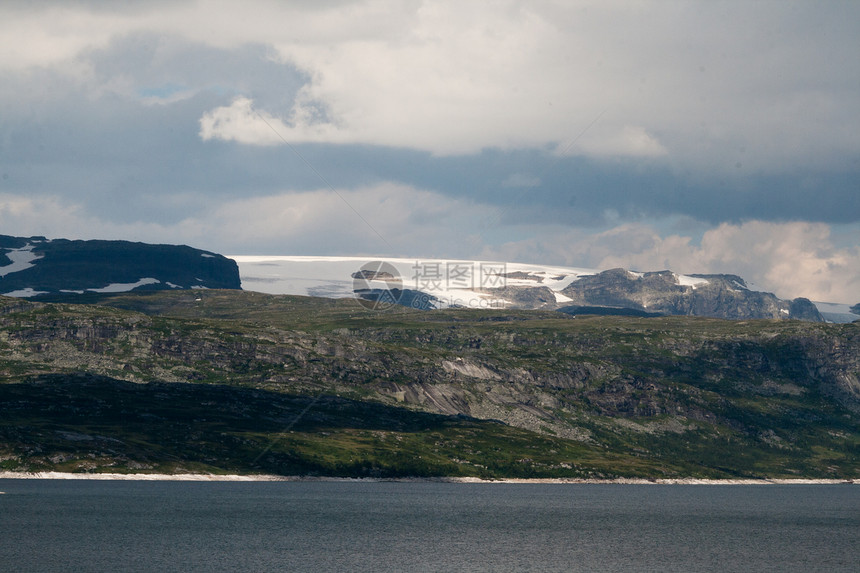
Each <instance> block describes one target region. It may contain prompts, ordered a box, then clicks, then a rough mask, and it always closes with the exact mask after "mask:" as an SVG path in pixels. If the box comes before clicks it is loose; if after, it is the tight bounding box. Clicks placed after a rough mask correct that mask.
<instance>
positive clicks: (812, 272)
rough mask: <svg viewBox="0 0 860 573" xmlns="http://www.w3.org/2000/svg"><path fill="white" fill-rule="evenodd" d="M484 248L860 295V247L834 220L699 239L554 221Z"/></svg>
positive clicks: (848, 298) (831, 296)
mask: <svg viewBox="0 0 860 573" xmlns="http://www.w3.org/2000/svg"><path fill="white" fill-rule="evenodd" d="M484 256H489V257H494V256H495V257H496V258H502V259H508V260H523V261H529V258H530V257H535V256H538V257H539V258H541V260H545V261H549V262H553V263H556V264H565V265H570V266H578V267H586V268H597V269H610V268H616V267H623V268H627V269H636V270H640V271H657V270H665V269H670V270H673V271H675V272H679V273H687V274H692V273H700V274H715V273H727V274H736V275H740V276H741V277H743V278H744V279H746V280H747V281H748V282H749V283H751V284H752V285H753V286H754V288H756V289H757V290H764V291H768V292H774V293H775V294H777V295H778V296H780V297H783V298H796V297H806V298H809V299H811V300H817V301H830V302H842V303H852V304H853V301H854V300H855V299H858V297H860V247H857V246H849V247H841V248H840V247H837V246H836V245H834V243H833V241H832V240H831V236H830V227H829V226H828V225H825V224H820V223H819V224H811V223H800V222H798V223H770V222H764V221H749V222H746V223H743V224H738V225H733V224H726V223H724V224H721V225H718V226H716V227H712V228H710V229H707V230H706V231H705V232H704V233H703V235H702V238H701V240H700V241H699V242H696V241H694V239H693V237H691V236H685V235H681V234H665V235H664V234H662V233H661V232H660V231H658V230H657V229H656V228H655V227H653V226H650V225H644V224H631V223H625V224H621V225H618V226H616V227H613V228H610V229H607V230H605V231H602V232H598V233H592V234H588V233H584V232H582V231H578V230H574V231H571V230H565V229H559V228H556V229H555V230H554V231H552V232H549V233H547V234H545V235H543V236H540V235H538V236H534V237H533V238H531V239H527V240H525V241H522V242H513V243H509V244H506V245H501V246H499V247H496V248H493V247H490V248H487V249H486V250H485V251H484Z"/></svg>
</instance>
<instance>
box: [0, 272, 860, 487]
mask: <svg viewBox="0 0 860 573" xmlns="http://www.w3.org/2000/svg"><path fill="white" fill-rule="evenodd" d="M361 278H362V279H368V278H372V279H376V278H382V276H381V275H379V276H376V275H373V276H372V277H369V276H362V277H361ZM384 278H386V279H389V277H384ZM666 280H668V279H666ZM89 301H90V303H92V304H88V305H77V304H65V303H63V304H55V303H51V304H48V303H40V302H34V301H30V300H24V299H20V298H19V299H14V298H5V297H0V411H2V412H3V415H2V416H0V470H15V471H38V470H49V469H53V470H60V471H87V472H105V471H107V472H117V471H119V472H141V471H143V472H147V471H152V472H182V471H196V472H215V473H273V474H282V475H299V474H301V475H334V476H353V477H359V476H377V477H386V476H388V477H393V476H439V475H448V476H481V477H490V478H498V477H624V476H638V477H647V478H656V477H711V478H729V477H732V478H740V477H747V478H750V477H757V478H763V477H773V478H784V477H808V478H840V479H855V480H856V479H860V377H858V376H860V324H827V323H813V322H803V321H774V320H743V321H727V320H716V319H710V318H699V317H687V316H683V317H678V316H672V317H667V316H658V317H651V318H641V317H638V316H576V317H573V316H570V315H567V314H563V313H559V312H555V311H541V310H528V311H523V310H509V309H504V310H498V309H464V308H460V309H449V310H439V311H435V312H424V311H419V310H414V309H410V308H406V307H403V306H390V307H387V310H386V311H385V312H380V311H379V310H378V309H377V310H375V309H374V308H372V307H368V306H366V305H364V304H362V302H366V301H357V300H349V299H343V300H333V299H324V298H312V297H305V296H301V297H297V296H283V295H279V296H274V295H266V294H262V293H256V292H248V291H240V290H197V291H193V292H189V291H178V290H170V291H160V292H129V293H120V294H110V293H103V294H93V295H92V297H90V298H89Z"/></svg>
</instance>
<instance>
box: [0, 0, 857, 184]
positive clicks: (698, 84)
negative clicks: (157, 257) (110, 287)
mask: <svg viewBox="0 0 860 573" xmlns="http://www.w3.org/2000/svg"><path fill="white" fill-rule="evenodd" d="M21 6H23V5H20V4H19V5H17V6H16V5H15V4H12V5H11V7H9V6H7V7H5V8H3V9H0V37H3V38H4V40H3V41H4V45H5V46H7V47H8V49H5V50H2V51H0V54H4V55H5V56H0V69H6V70H11V69H15V70H24V69H31V68H33V67H34V66H40V67H43V68H44V67H56V68H64V67H68V66H70V65H72V64H74V63H76V62H77V63H78V64H80V57H81V56H82V55H83V54H86V53H87V52H91V51H93V50H96V49H104V48H106V47H108V46H109V45H110V44H111V42H115V41H116V39H117V38H123V37H129V36H133V35H135V34H152V35H154V36H155V37H167V38H180V39H182V40H183V41H185V42H187V43H194V44H199V45H204V46H209V47H210V48H215V49H219V50H225V51H232V50H236V49H240V48H241V47H242V46H247V45H251V44H253V45H264V46H267V47H268V48H269V49H270V50H271V58H272V59H273V60H274V61H278V62H280V63H281V64H288V67H290V68H298V69H300V70H301V71H302V72H303V73H304V74H306V79H307V81H306V83H305V85H304V86H303V87H302V89H301V90H300V91H299V92H298V94H297V95H296V96H295V97H294V98H290V101H289V102H281V103H280V104H274V103H273V102H265V103H262V102H260V101H258V98H257V97H256V95H255V94H254V93H253V90H254V86H253V85H246V86H245V88H246V90H247V91H242V92H240V93H239V94H231V95H232V96H235V95H241V96H243V97H246V98H249V99H253V100H254V101H255V102H256V104H255V106H256V109H257V111H259V112H261V113H263V112H264V113H267V114H269V115H270V116H271V117H273V118H279V119H281V120H282V121H284V123H285V125H289V126H291V127H292V130H291V131H290V133H289V137H288V139H289V140H290V141H292V142H302V141H304V142H331V143H344V142H353V143H361V144H373V145H383V146H394V147H410V148H414V149H421V150H426V151H430V152H432V153H434V154H437V155H450V154H469V153H475V152H477V151H480V150H481V149H484V148H487V147H498V148H502V149H516V148H526V147H541V146H545V145H559V144H563V143H564V142H566V141H569V140H570V139H571V138H573V137H574V136H575V135H576V134H577V133H579V132H580V131H581V130H582V128H583V127H584V126H586V125H588V124H589V123H590V122H591V121H592V120H593V119H594V118H595V117H597V116H598V115H599V114H600V112H602V111H604V110H605V115H604V116H603V117H602V118H601V120H600V121H599V122H598V123H597V124H596V125H594V126H593V127H592V128H591V129H589V130H588V131H587V133H585V134H583V135H582V137H581V138H579V140H578V141H577V142H576V145H574V146H573V147H572V149H571V153H573V154H580V155H586V156H600V157H603V156H607V155H609V156H617V157H627V156H634V157H641V156H646V157H657V158H663V160H664V161H667V162H669V164H671V165H673V166H676V167H677V168H678V169H681V170H683V169H689V168H695V169H710V170H712V171H714V170H715V171H718V172H733V171H734V170H735V169H737V166H738V165H741V166H742V168H743V169H745V170H747V171H748V172H753V173H758V172H772V171H773V170H775V169H780V168H781V167H782V166H784V165H785V164H786V163H787V162H790V163H792V164H794V165H799V164H801V165H807V166H814V167H819V168H820V167H827V166H833V165H845V164H846V162H849V163H850V162H853V161H854V160H855V159H856V157H857V154H858V153H860V135H858V134H860V103H858V100H857V98H856V87H857V83H856V82H857V78H858V76H860V61H858V59H857V58H854V57H853V54H854V53H856V52H857V49H858V48H860V45H858V42H859V40H858V38H860V30H858V24H857V22H860V6H858V5H856V4H854V3H850V2H846V3H833V4H828V5H827V6H826V7H819V6H816V5H812V4H796V3H793V4H785V3H782V2H774V3H771V2H760V3H752V4H750V3H746V2H722V3H700V2H673V3H665V2H643V3H637V4H631V3H629V2H585V1H583V2H560V3H558V2H549V1H547V2H528V3H526V2H516V1H512V0H509V1H506V2H502V3H498V4H494V6H493V8H492V9H488V8H487V6H486V5H485V4H484V3H482V2H469V1H466V2H463V1H457V2H454V1H438V2H418V1H415V2H401V1H399V0H368V1H365V2H330V3H324V4H321V5H319V6H313V5H312V3H305V2H303V3H292V2H291V3H278V2H269V1H258V2H255V3H253V6H248V5H247V4H242V5H237V4H232V3H223V2H215V1H209V2H200V3H162V4H159V5H154V6H147V5H146V4H143V3H139V4H137V5H134V6H133V8H132V9H109V8H106V7H105V5H103V4H99V3H84V2H81V3H76V4H72V5H66V4H62V3H55V4H52V3H42V4H37V5H35V7H30V8H29V9H26V10H25V9H23V8H22V7H21ZM187 71H188V72H189V73H192V74H193V68H188V69H187ZM130 73H132V72H130ZM156 87H158V86H156ZM222 107H224V105H223V104H221V105H218V106H215V107H213V108H210V109H208V110H204V111H203V112H202V113H201V114H200V115H199V116H198V119H199V118H200V117H202V116H203V115H204V113H209V114H216V113H223V110H221V108H222ZM227 107H230V106H227ZM235 111H241V110H234V112H235ZM238 117H241V116H236V117H235V118H234V119H237V118H238ZM240 131H242V132H243V133H244V132H245V131H246V130H244V129H240ZM246 135H247V134H246ZM251 139H252V140H255V138H251Z"/></svg>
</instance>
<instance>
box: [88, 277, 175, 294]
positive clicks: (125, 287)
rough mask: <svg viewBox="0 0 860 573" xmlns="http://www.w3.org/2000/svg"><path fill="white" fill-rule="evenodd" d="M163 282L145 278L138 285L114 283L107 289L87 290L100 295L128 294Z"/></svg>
mask: <svg viewBox="0 0 860 573" xmlns="http://www.w3.org/2000/svg"><path fill="white" fill-rule="evenodd" d="M160 282H161V281H160V280H158V279H154V278H151V277H147V278H143V279H140V280H138V281H137V282H136V283H113V284H109V285H108V286H106V287H102V288H88V289H87V290H88V291H90V292H100V293H114V292H128V291H130V290H134V289H136V288H137V287H141V286H144V285H154V284H158V283H160Z"/></svg>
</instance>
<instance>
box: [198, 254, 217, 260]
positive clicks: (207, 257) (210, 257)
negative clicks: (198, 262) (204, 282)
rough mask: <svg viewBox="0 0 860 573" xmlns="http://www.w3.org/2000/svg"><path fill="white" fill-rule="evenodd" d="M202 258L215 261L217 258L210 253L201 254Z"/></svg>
mask: <svg viewBox="0 0 860 573" xmlns="http://www.w3.org/2000/svg"><path fill="white" fill-rule="evenodd" d="M200 256H201V257H203V258H204V259H214V258H215V255H210V254H209V253H201V254H200Z"/></svg>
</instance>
